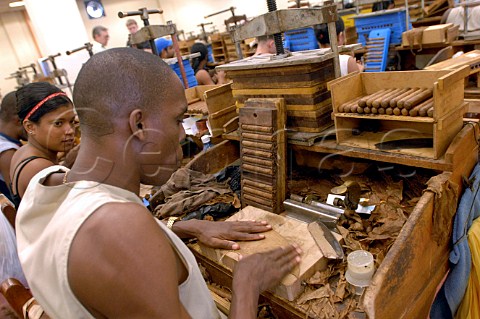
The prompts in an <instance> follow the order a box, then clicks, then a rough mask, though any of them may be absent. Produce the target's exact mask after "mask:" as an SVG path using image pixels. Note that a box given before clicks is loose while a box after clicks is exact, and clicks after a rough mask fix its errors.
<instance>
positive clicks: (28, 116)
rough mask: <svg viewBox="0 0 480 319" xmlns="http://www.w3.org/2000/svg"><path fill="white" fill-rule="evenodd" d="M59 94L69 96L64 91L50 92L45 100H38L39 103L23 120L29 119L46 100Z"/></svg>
mask: <svg viewBox="0 0 480 319" xmlns="http://www.w3.org/2000/svg"><path fill="white" fill-rule="evenodd" d="M57 96H67V95H66V94H65V93H63V92H57V93H53V94H50V95H49V96H47V97H46V98H44V99H43V100H41V101H40V102H38V103H37V105H35V106H34V107H33V109H31V110H30V112H28V114H27V116H25V118H24V119H23V122H25V121H27V120H28V119H29V118H30V116H32V115H33V113H35V112H36V111H37V110H38V109H39V108H40V107H41V106H42V105H43V104H45V102H47V101H48V100H50V99H53V98H54V97H57Z"/></svg>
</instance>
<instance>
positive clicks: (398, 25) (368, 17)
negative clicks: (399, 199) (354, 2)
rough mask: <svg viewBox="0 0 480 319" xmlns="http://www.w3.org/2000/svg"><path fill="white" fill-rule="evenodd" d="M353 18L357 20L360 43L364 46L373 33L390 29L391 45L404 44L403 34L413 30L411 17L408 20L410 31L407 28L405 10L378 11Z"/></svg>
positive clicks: (356, 25)
mask: <svg viewBox="0 0 480 319" xmlns="http://www.w3.org/2000/svg"><path fill="white" fill-rule="evenodd" d="M353 18H354V19H355V27H356V29H357V34H358V42H359V43H361V44H362V45H366V42H367V38H368V35H369V34H370V32H371V31H373V30H376V29H386V28H389V29H390V31H391V36H390V43H391V44H400V43H402V33H403V32H405V31H407V30H410V29H411V28H412V24H411V23H410V17H409V19H408V21H409V23H408V29H407V27H406V21H405V19H406V11H405V9H392V10H385V11H377V12H374V13H367V14H360V15H357V16H354V17H353Z"/></svg>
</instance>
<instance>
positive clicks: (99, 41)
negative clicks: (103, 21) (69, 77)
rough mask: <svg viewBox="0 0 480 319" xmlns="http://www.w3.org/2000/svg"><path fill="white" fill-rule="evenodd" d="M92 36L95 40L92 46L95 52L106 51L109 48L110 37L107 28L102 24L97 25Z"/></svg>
mask: <svg viewBox="0 0 480 319" xmlns="http://www.w3.org/2000/svg"><path fill="white" fill-rule="evenodd" d="M92 37H93V40H94V41H95V42H94V43H93V47H92V51H93V53H94V54H95V53H98V52H102V51H105V50H106V49H107V44H108V40H109V39H110V35H109V34H108V29H107V28H105V27H104V26H101V25H97V26H96V27H94V28H93V30H92Z"/></svg>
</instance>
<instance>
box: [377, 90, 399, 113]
mask: <svg viewBox="0 0 480 319" xmlns="http://www.w3.org/2000/svg"><path fill="white" fill-rule="evenodd" d="M397 90H398V89H390V91H389V92H387V93H385V94H383V95H382V96H379V97H378V98H376V99H375V100H374V101H373V103H372V106H373V107H376V108H377V109H378V108H379V107H382V101H383V100H384V99H385V98H387V97H389V96H392V94H393V93H394V92H396V91H397Z"/></svg>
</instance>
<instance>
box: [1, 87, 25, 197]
mask: <svg viewBox="0 0 480 319" xmlns="http://www.w3.org/2000/svg"><path fill="white" fill-rule="evenodd" d="M20 139H23V140H27V138H26V136H25V131H24V129H23V126H22V124H21V123H20V120H19V118H18V115H17V98H16V96H15V92H10V93H7V94H6V95H5V97H4V98H3V100H2V105H1V107H0V192H1V193H2V194H4V195H5V196H7V197H8V199H9V200H12V196H11V195H10V188H9V185H10V162H11V160H12V157H13V154H14V153H15V151H16V150H17V149H19V148H20V147H21V146H22V143H21V142H20Z"/></svg>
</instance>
